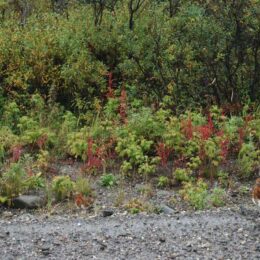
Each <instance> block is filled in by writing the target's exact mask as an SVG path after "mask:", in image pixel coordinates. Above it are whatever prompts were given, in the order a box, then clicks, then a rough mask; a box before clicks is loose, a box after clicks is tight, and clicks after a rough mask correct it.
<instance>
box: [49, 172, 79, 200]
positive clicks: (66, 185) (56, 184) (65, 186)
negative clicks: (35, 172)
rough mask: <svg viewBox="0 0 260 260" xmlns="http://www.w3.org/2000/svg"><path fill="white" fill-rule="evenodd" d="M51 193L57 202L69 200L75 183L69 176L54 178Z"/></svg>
mask: <svg viewBox="0 0 260 260" xmlns="http://www.w3.org/2000/svg"><path fill="white" fill-rule="evenodd" d="M51 186H52V193H53V194H54V196H55V199H56V200H57V201H63V200H64V199H67V198H70V197H71V196H72V193H73V191H74V189H75V183H74V182H73V181H72V180H71V179H70V177H69V176H56V177H54V178H53V180H52V184H51Z"/></svg>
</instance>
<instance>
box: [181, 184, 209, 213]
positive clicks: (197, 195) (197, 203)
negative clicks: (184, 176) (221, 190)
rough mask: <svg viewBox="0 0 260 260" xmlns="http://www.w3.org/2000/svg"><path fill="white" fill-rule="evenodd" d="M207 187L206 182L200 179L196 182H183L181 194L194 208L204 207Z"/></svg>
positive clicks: (205, 205)
mask: <svg viewBox="0 0 260 260" xmlns="http://www.w3.org/2000/svg"><path fill="white" fill-rule="evenodd" d="M207 189H208V186H207V184H206V183H205V182H203V181H202V180H199V181H198V182H197V183H196V184H193V183H191V182H187V183H185V184H184V187H183V189H182V190H181V194H182V196H183V198H184V199H185V200H187V201H188V202H189V203H190V204H191V206H193V207H194V208H195V209H204V208H206V207H207V199H208V190H207Z"/></svg>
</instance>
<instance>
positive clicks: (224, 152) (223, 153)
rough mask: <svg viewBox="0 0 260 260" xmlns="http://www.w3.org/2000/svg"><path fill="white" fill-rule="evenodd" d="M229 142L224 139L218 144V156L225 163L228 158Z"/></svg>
mask: <svg viewBox="0 0 260 260" xmlns="http://www.w3.org/2000/svg"><path fill="white" fill-rule="evenodd" d="M228 148H229V140H228V139H224V140H222V141H221V142H220V149H221V150H220V155H221V157H222V160H223V161H226V159H227V156H228Z"/></svg>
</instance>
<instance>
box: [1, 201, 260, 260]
mask: <svg viewBox="0 0 260 260" xmlns="http://www.w3.org/2000/svg"><path fill="white" fill-rule="evenodd" d="M0 254H1V257H0V258H1V259H8V260H11V259H24V260H27V259H100V260H103V259H111V260H112V259H113V260H114V259H149V260H152V259H260V209H259V208H256V207H248V206H244V205H240V206H236V207H233V208H225V207H224V208H219V209H211V210H207V211H201V212H184V211H183V212H178V213H174V214H171V215H167V214H163V213H162V214H158V215H157V214H146V213H140V214H137V215H131V214H128V213H126V212H119V213H117V212H115V213H114V214H111V215H109V216H106V217H105V216H104V215H102V214H93V215H91V214H84V211H82V212H81V213H80V214H79V213H77V214H68V215H66V214H64V215H49V214H47V213H46V214H44V213H41V214H39V213H33V212H30V211H23V212H19V213H16V212H9V211H6V210H4V211H2V212H1V216H0Z"/></svg>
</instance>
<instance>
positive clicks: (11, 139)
mask: <svg viewBox="0 0 260 260" xmlns="http://www.w3.org/2000/svg"><path fill="white" fill-rule="evenodd" d="M18 140H19V137H18V136H17V135H15V134H14V133H13V132H12V130H11V129H10V128H9V127H7V126H2V127H1V126H0V164H2V163H3V162H4V159H5V158H6V156H7V154H8V151H9V150H10V148H11V147H12V146H14V145H16V144H17V143H18Z"/></svg>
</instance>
